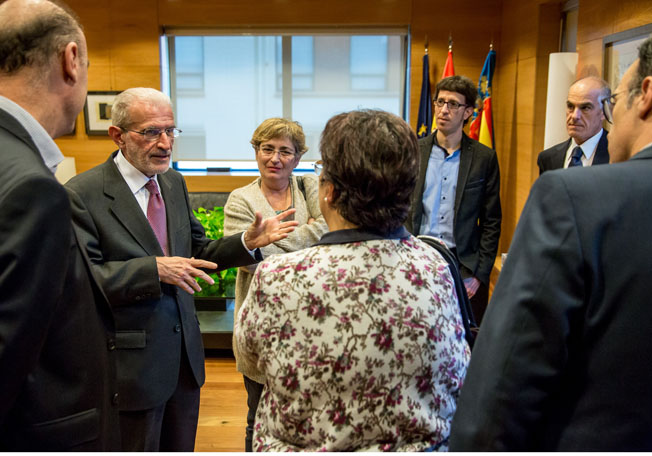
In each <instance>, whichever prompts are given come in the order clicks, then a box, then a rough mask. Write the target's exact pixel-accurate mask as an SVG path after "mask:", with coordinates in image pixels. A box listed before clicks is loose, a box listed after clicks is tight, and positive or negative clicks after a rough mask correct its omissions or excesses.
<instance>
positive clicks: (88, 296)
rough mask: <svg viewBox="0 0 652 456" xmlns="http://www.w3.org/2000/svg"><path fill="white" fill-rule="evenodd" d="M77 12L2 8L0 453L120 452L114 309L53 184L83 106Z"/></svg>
mask: <svg viewBox="0 0 652 456" xmlns="http://www.w3.org/2000/svg"><path fill="white" fill-rule="evenodd" d="M87 67H88V51H87V48H86V39H85V38H84V33H83V32H82V30H81V25H80V24H79V22H78V20H77V19H76V17H75V16H74V13H72V11H68V10H66V9H64V8H63V7H62V6H60V5H56V4H54V3H51V2H49V1H45V0H29V1H26V0H8V1H6V2H4V3H2V4H0V159H1V161H2V166H0V451H5V452H6V451H39V452H43V451H87V452H90V451H117V450H119V449H120V435H119V430H120V428H119V426H118V408H117V401H118V400H119V397H118V394H117V391H118V388H117V383H116V359H115V357H116V356H115V351H114V350H113V349H112V348H113V347H114V344H113V331H114V327H113V317H112V315H111V309H110V307H109V304H108V302H107V300H106V297H105V296H104V295H103V294H102V292H101V290H100V287H99V286H98V284H97V283H96V282H95V280H94V278H93V275H92V273H91V270H90V264H89V261H88V258H87V257H86V254H85V251H84V250H82V249H81V248H80V246H79V244H78V242H77V239H76V237H75V235H74V233H73V227H72V223H71V215H70V203H69V201H68V195H67V194H66V191H65V190H64V189H63V187H62V186H61V184H59V183H58V182H57V180H56V179H55V178H54V172H55V170H56V168H57V165H58V164H59V163H60V162H61V161H62V160H63V155H62V154H61V151H60V150H59V148H58V147H57V145H56V144H55V142H54V141H53V138H57V137H59V136H61V135H65V134H68V133H70V131H71V130H72V129H73V127H74V124H75V118H76V117H77V115H78V114H79V111H80V110H81V108H82V106H83V105H84V100H85V99H86V86H87Z"/></svg>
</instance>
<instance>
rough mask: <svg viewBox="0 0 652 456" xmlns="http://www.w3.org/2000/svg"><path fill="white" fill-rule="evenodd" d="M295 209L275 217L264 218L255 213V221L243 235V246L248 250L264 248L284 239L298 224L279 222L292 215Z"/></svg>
mask: <svg viewBox="0 0 652 456" xmlns="http://www.w3.org/2000/svg"><path fill="white" fill-rule="evenodd" d="M295 212H296V209H288V210H287V211H285V212H281V213H280V214H278V215H277V216H275V217H270V218H266V219H265V220H263V216H262V215H261V214H260V212H256V220H254V223H252V224H251V225H250V226H249V228H248V229H247V231H246V232H245V235H244V240H245V245H246V246H247V248H248V249H249V250H254V249H257V248H259V247H265V246H266V245H269V244H271V243H273V242H276V241H280V240H281V239H285V238H286V237H288V235H289V234H290V233H291V232H292V231H294V227H295V226H297V225H298V224H299V222H297V221H296V220H292V221H290V222H281V220H283V219H284V218H286V217H289V216H290V215H292V214H294V213H295Z"/></svg>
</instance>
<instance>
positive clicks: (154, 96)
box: [111, 87, 172, 128]
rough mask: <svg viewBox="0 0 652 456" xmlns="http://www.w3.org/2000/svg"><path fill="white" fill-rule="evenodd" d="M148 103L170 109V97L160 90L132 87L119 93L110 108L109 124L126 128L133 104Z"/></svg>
mask: <svg viewBox="0 0 652 456" xmlns="http://www.w3.org/2000/svg"><path fill="white" fill-rule="evenodd" d="M137 102H141V103H148V104H151V105H161V104H164V105H167V106H169V107H170V108H172V101H171V100H170V97H168V96H167V95H166V94H164V93H163V92H161V91H160V90H156V89H152V88H150V87H133V88H131V89H127V90H125V91H124V92H121V93H120V94H119V95H118V96H117V97H115V100H114V102H113V106H111V124H112V125H115V126H116V127H120V128H127V127H129V125H130V124H131V123H132V122H131V118H130V116H129V107H130V106H131V105H133V104H134V103H137Z"/></svg>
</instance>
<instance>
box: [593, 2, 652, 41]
mask: <svg viewBox="0 0 652 456" xmlns="http://www.w3.org/2000/svg"><path fill="white" fill-rule="evenodd" d="M603 1H604V0H603ZM604 3H605V8H607V7H608V8H610V9H612V8H613V7H614V6H616V14H615V16H612V15H610V14H609V13H607V14H605V16H607V17H613V21H614V29H613V33H618V32H624V31H625V30H629V29H633V28H636V27H640V26H641V25H646V24H650V23H652V2H651V1H649V0H645V1H641V0H619V1H618V2H617V3H616V5H614V4H613V3H612V2H604Z"/></svg>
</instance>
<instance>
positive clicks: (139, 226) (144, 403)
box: [66, 88, 297, 451]
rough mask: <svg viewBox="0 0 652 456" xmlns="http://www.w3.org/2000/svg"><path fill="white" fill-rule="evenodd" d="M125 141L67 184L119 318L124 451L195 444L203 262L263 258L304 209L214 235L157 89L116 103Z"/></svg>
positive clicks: (116, 130) (221, 264)
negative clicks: (194, 203) (193, 196)
mask: <svg viewBox="0 0 652 456" xmlns="http://www.w3.org/2000/svg"><path fill="white" fill-rule="evenodd" d="M111 120H112V126H111V127H109V136H110V137H111V139H113V141H114V142H115V143H116V145H117V146H118V147H119V150H117V151H115V152H114V153H112V154H111V156H110V157H109V159H108V160H107V161H106V162H105V163H103V164H101V165H99V166H97V167H95V168H93V169H91V170H89V171H86V172H85V173H82V174H80V175H78V176H76V177H74V178H73V179H71V180H70V181H69V182H68V183H67V184H66V188H67V190H68V191H69V195H70V199H71V204H72V213H73V222H74V224H75V228H76V229H77V232H78V236H79V239H80V243H81V244H82V246H83V247H85V248H86V250H87V252H88V256H89V257H90V260H91V262H92V264H93V268H94V272H95V273H96V276H97V278H98V280H99V282H100V284H101V286H102V288H103V289H104V292H105V293H106V295H107V297H108V299H109V302H110V304H111V307H112V308H113V312H114V315H115V322H116V323H115V324H116V339H115V348H116V349H117V354H118V386H119V392H120V404H119V410H120V428H121V433H122V449H123V451H193V450H194V445H195V435H196V431H197V419H198V414H199V391H200V387H201V386H202V385H203V383H204V377H205V373H204V350H203V346H202V340H201V334H200V331H199V323H198V321H197V318H196V316H195V306H194V300H193V296H192V295H193V293H194V292H195V291H199V290H200V288H199V285H198V284H197V282H196V281H195V278H196V277H200V278H202V279H204V280H206V281H207V282H209V283H213V280H212V279H211V278H210V277H209V276H208V275H207V274H206V273H205V272H204V271H203V269H215V268H219V269H226V268H230V267H238V266H244V265H247V264H251V263H255V262H256V261H258V260H260V259H262V257H261V255H260V252H259V251H258V250H257V249H258V248H259V247H264V246H266V245H268V244H270V243H272V242H276V241H278V240H280V239H284V238H285V237H287V235H288V234H289V233H290V232H291V231H293V230H294V226H296V224H297V222H294V221H289V222H283V221H282V220H283V219H285V218H286V217H288V216H289V215H291V214H292V213H294V209H291V210H289V211H286V212H283V213H281V214H279V215H278V216H276V217H271V218H268V219H265V220H262V217H261V216H260V214H256V219H255V220H254V222H253V223H252V224H251V225H250V226H249V228H248V229H247V230H246V231H245V232H241V233H237V234H234V235H232V236H228V237H224V238H222V239H220V240H217V241H213V240H209V239H207V238H206V237H205V233H204V229H203V228H202V226H201V224H200V223H199V222H198V221H197V219H196V218H195V216H194V215H193V213H192V210H191V208H190V205H189V203H188V191H187V189H186V184H185V181H184V179H183V176H182V175H181V174H179V173H178V172H177V171H175V170H172V169H170V161H171V154H172V144H173V142H174V138H176V137H177V136H178V135H179V134H180V133H181V131H180V130H179V129H178V128H176V125H175V122H174V114H173V111H172V104H171V102H170V99H169V98H168V97H167V95H165V94H163V93H161V92H160V91H158V90H155V89H149V88H134V89H128V90H125V91H124V92H122V93H121V94H120V95H118V96H117V98H116V99H115V102H114V104H113V107H112V119H111Z"/></svg>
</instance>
